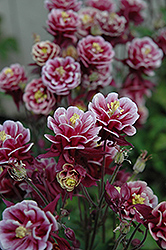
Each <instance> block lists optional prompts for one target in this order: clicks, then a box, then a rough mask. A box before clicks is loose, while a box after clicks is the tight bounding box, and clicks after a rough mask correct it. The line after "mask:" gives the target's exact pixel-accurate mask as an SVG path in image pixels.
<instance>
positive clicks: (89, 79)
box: [81, 66, 112, 90]
mask: <svg viewBox="0 0 166 250" xmlns="http://www.w3.org/2000/svg"><path fill="white" fill-rule="evenodd" d="M111 84H112V69H111V68H110V67H109V66H108V67H105V68H103V69H100V70H95V71H90V73H89V74H86V73H85V74H83V76H82V79H81V85H82V86H83V87H84V88H85V89H88V90H94V89H97V88H99V87H100V88H104V87H106V86H108V85H111Z"/></svg>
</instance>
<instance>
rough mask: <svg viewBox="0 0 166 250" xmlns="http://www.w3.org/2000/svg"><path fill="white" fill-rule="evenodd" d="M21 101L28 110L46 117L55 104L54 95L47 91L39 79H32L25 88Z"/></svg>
mask: <svg viewBox="0 0 166 250" xmlns="http://www.w3.org/2000/svg"><path fill="white" fill-rule="evenodd" d="M23 100H24V102H25V106H26V108H27V109H28V110H30V111H32V112H34V113H35V114H43V115H48V114H49V113H50V112H51V111H52V109H53V107H54V105H55V103H56V99H55V96H54V94H53V93H52V92H50V91H49V90H48V89H47V87H46V86H45V85H44V84H43V81H42V79H41V78H40V79H33V80H32V81H31V82H30V83H29V84H28V85H27V86H26V88H25V91H24V95H23Z"/></svg>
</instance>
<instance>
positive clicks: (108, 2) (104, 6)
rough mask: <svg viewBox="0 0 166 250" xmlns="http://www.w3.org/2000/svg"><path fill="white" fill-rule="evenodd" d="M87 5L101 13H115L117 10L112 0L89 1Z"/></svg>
mask: <svg viewBox="0 0 166 250" xmlns="http://www.w3.org/2000/svg"><path fill="white" fill-rule="evenodd" d="M86 5H88V6H90V7H93V8H96V9H99V10H101V11H104V10H107V11H109V12H113V11H114V10H115V4H114V2H113V1H112V0H103V1H101V0H88V1H86Z"/></svg>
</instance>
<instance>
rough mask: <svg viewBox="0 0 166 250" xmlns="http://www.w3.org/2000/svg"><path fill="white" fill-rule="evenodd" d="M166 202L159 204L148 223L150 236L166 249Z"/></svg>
mask: <svg viewBox="0 0 166 250" xmlns="http://www.w3.org/2000/svg"><path fill="white" fill-rule="evenodd" d="M165 211H166V201H163V202H161V203H159V204H158V205H157V206H156V207H155V208H154V209H153V210H152V211H151V214H152V216H153V217H152V218H153V219H149V221H148V228H149V231H150V234H151V235H152V237H153V238H154V240H155V241H156V242H157V244H158V245H159V246H160V247H161V248H162V249H166V212H165Z"/></svg>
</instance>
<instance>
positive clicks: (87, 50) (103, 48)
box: [77, 35, 115, 69]
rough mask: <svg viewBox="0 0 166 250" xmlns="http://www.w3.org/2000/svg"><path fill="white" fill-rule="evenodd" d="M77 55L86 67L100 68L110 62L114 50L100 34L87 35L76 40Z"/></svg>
mask: <svg viewBox="0 0 166 250" xmlns="http://www.w3.org/2000/svg"><path fill="white" fill-rule="evenodd" d="M77 51H78V55H79V57H80V60H81V62H82V63H83V65H84V66H85V67H86V68H88V67H92V68H96V69H101V68H104V67H106V66H108V65H110V63H111V62H112V59H113V57H114V54H115V52H114V50H113V48H112V45H111V44H110V43H109V42H106V41H105V40H104V38H102V37H101V36H91V35H88V36H87V37H85V38H82V39H81V40H80V41H79V42H78V46H77Z"/></svg>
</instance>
